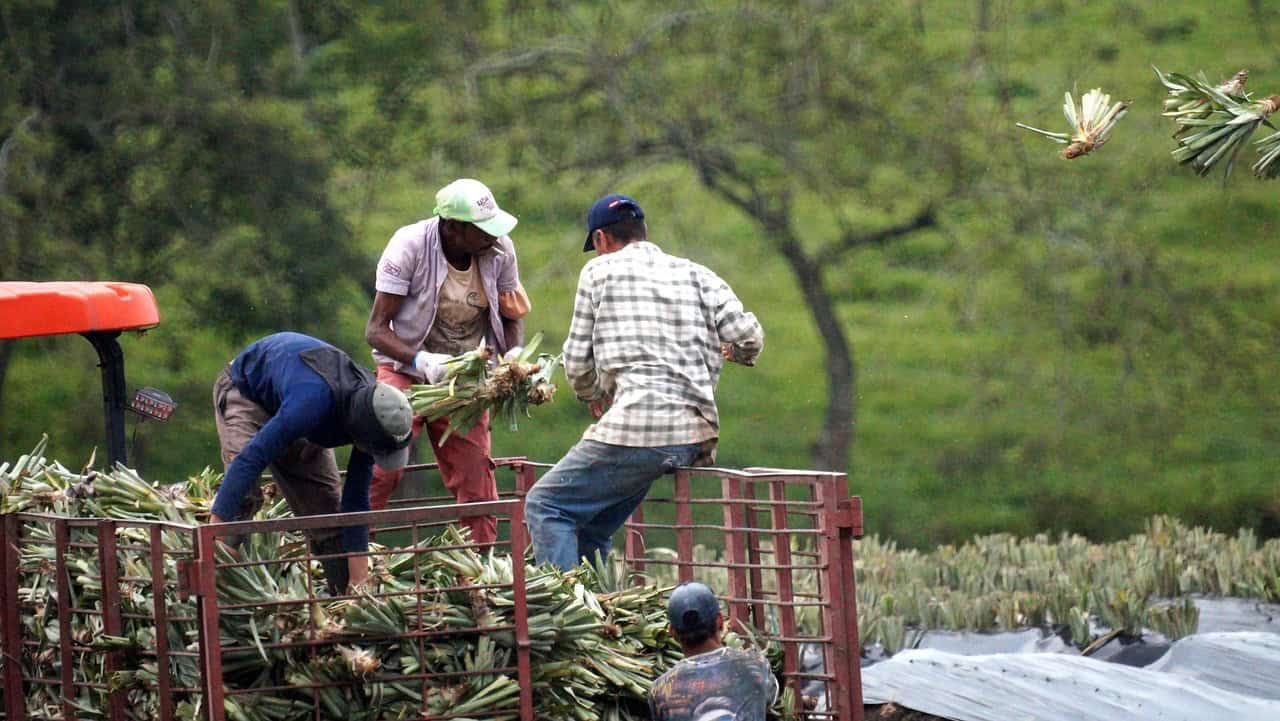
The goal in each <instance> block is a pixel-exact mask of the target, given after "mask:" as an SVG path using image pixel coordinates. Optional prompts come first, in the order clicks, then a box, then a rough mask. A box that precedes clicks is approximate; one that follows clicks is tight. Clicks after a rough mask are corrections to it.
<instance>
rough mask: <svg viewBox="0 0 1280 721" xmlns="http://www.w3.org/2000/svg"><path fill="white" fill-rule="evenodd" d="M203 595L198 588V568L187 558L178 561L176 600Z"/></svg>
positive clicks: (201, 590) (202, 591)
mask: <svg viewBox="0 0 1280 721" xmlns="http://www.w3.org/2000/svg"><path fill="white" fill-rule="evenodd" d="M201 595H204V590H203V589H202V588H201V587H200V566H199V565H198V564H197V563H196V562H195V561H193V560H191V559H189V558H183V559H179V560H178V600H179V601H186V600H188V599H190V598H191V597H192V596H201Z"/></svg>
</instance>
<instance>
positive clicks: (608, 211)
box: [582, 193, 644, 253]
mask: <svg viewBox="0 0 1280 721" xmlns="http://www.w3.org/2000/svg"><path fill="white" fill-rule="evenodd" d="M624 220H644V210H642V209H641V208H640V204H639V203H637V202H636V201H635V200H634V199H633V198H629V197H627V196H625V195H622V194H621V193H611V194H609V195H606V196H604V197H603V198H601V199H599V200H597V201H596V204H595V205H593V206H591V210H589V211H587V244H586V245H584V246H582V252H584V253H590V252H591V251H593V250H595V245H593V244H592V243H591V234H592V233H594V232H596V231H597V230H599V229H601V228H603V227H605V226H606V225H613V224H614V223H620V222H622V221H624Z"/></svg>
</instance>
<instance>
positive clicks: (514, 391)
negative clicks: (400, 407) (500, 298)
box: [406, 333, 562, 443]
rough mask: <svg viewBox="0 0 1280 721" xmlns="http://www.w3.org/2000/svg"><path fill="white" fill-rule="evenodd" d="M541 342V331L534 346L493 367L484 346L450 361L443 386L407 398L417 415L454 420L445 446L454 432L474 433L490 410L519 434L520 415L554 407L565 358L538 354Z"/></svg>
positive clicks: (422, 387) (423, 389)
mask: <svg viewBox="0 0 1280 721" xmlns="http://www.w3.org/2000/svg"><path fill="white" fill-rule="evenodd" d="M541 343H542V334H541V333H538V334H537V335H535V336H534V337H533V340H532V341H530V342H529V345H527V346H525V347H524V348H513V349H512V351H511V352H508V353H507V354H506V355H505V356H503V357H502V358H501V359H499V360H498V361H497V363H493V364H491V363H490V360H491V358H492V352H491V351H490V349H489V348H487V347H485V345H484V343H481V344H480V347H479V348H477V349H475V350H472V351H467V352H466V353H463V354H462V355H458V356H454V357H453V358H450V359H449V360H447V361H445V374H444V377H443V378H442V379H441V380H440V382H439V383H436V384H435V385H416V386H412V387H410V388H409V390H408V392H407V394H406V395H407V396H408V397H409V402H410V403H412V404H413V410H414V412H415V413H417V414H418V415H420V416H424V417H426V418H427V420H436V419H437V418H444V417H448V418H449V426H448V428H447V429H446V430H445V433H444V436H442V437H441V439H440V442H441V443H443V442H444V440H445V439H446V438H448V437H449V436H450V435H452V434H453V433H454V432H462V433H466V432H467V431H469V430H471V428H473V427H474V426H475V424H476V423H478V422H479V421H480V416H481V415H483V414H484V412H485V411H492V412H493V413H495V414H496V415H499V416H501V417H502V418H503V419H505V420H506V421H507V425H508V427H509V428H510V429H511V430H513V431H514V430H516V429H517V425H518V421H519V418H520V416H521V415H525V416H528V415H529V406H537V405H542V404H544V403H550V402H551V400H552V399H553V398H554V397H555V391H556V385H555V378H554V376H555V372H556V370H557V369H559V368H560V364H561V362H562V358H561V357H560V356H558V355H555V356H553V355H550V354H548V353H542V354H537V350H538V346H539V345H540V344H541ZM535 354H537V355H535Z"/></svg>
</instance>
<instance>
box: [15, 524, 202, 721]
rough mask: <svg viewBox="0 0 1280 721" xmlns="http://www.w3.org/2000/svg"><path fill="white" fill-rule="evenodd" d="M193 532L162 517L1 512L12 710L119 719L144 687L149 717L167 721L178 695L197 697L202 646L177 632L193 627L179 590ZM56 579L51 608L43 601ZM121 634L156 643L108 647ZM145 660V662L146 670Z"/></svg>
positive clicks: (27, 713) (38, 714) (26, 714)
mask: <svg viewBox="0 0 1280 721" xmlns="http://www.w3.org/2000/svg"><path fill="white" fill-rule="evenodd" d="M194 531H195V529H193V528H191V527H187V526H182V525H177V524H172V523H162V522H142V521H118V520H103V519H86V518H62V517H57V516H48V515H41V514H32V513H15V514H7V515H5V516H3V533H4V548H3V553H0V566H2V569H0V576H2V581H0V613H3V625H2V626H0V630H2V631H3V648H4V656H5V664H4V711H5V718H6V719H23V718H27V717H33V718H49V719H55V718H56V719H73V718H81V717H85V716H86V715H87V714H86V707H87V709H88V713H89V714H92V712H93V711H94V710H101V711H104V712H105V713H102V714H101V715H103V716H107V717H108V718H111V719H123V718H125V717H126V706H127V705H128V704H129V697H130V693H131V690H133V689H144V690H147V691H150V692H152V693H151V694H150V696H151V697H153V698H155V699H157V700H158V705H157V706H156V707H155V708H148V709H142V710H141V711H142V713H143V714H145V715H146V716H147V717H154V718H159V719H161V720H162V721H169V720H170V719H173V718H174V703H175V700H176V699H183V698H185V697H188V696H193V695H195V694H199V693H200V688H199V686H198V672H199V665H198V662H199V658H200V654H199V650H198V649H196V650H189V649H187V648H186V647H185V646H186V644H185V643H184V642H183V640H182V638H181V633H180V629H181V627H182V625H183V624H184V623H185V624H187V625H188V627H190V628H194V624H195V621H196V615H195V608H194V607H193V606H192V605H191V604H188V603H184V602H183V601H181V600H180V598H179V596H180V590H179V577H178V571H177V569H178V567H179V565H180V564H182V563H184V562H187V561H189V560H190V558H191V557H192V554H193V549H194V547H195V543H194ZM122 559H123V563H122ZM49 584H52V585H53V589H52V598H53V599H54V602H53V603H51V604H50V603H44V602H43V600H42V599H44V598H46V595H45V594H44V593H43V591H47V590H49V589H48V586H49ZM144 584H145V585H147V586H149V587H150V594H149V595H150V597H151V599H153V600H151V601H150V602H149V603H147V604H146V605H145V607H144V606H142V605H140V604H138V603H135V601H134V598H133V596H132V593H131V590H132V589H134V588H135V587H137V586H140V585H144ZM175 629H179V631H178V633H177V634H176V637H175ZM126 631H128V632H129V633H130V634H132V635H133V637H135V638H137V637H138V634H139V633H141V634H142V635H143V636H144V637H149V638H151V639H152V643H151V644H149V645H146V646H138V647H134V646H129V645H122V644H119V643H111V642H112V641H113V640H115V641H118V640H120V639H123V638H124V636H125V633H126ZM126 657H127V658H128V661H127V662H126ZM85 658H96V659H97V660H98V661H99V663H96V664H95V663H85V662H83V659H85ZM143 666H146V667H148V668H149V669H150V670H149V672H148V673H146V674H142V675H139V674H138V673H137V671H138V669H139V668H141V667H143ZM91 673H92V674H93V675H92V676H90V674H91ZM41 687H43V688H45V689H49V690H51V691H52V693H50V694H44V695H43V696H44V697H46V698H48V699H56V700H54V701H47V702H46V703H45V704H43V705H41V704H40V701H41V697H42V695H41V694H37V693H28V692H29V691H34V690H35V689H37V688H41Z"/></svg>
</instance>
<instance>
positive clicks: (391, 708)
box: [0, 441, 791, 721]
mask: <svg viewBox="0 0 1280 721" xmlns="http://www.w3.org/2000/svg"><path fill="white" fill-rule="evenodd" d="M43 453H44V444H43V441H42V444H41V445H40V446H39V447H37V449H36V450H35V451H34V452H33V453H31V454H28V455H27V456H24V457H23V458H22V459H20V460H19V461H18V463H17V464H14V465H9V464H0V498H2V499H3V502H4V509H5V510H6V511H8V512H19V511H20V512H23V513H30V514H46V515H43V516H41V517H40V518H38V519H37V518H28V519H27V520H25V521H23V524H22V531H21V536H20V544H21V546H20V548H21V558H20V562H19V567H18V569H17V577H18V580H17V582H18V585H19V589H20V590H19V598H18V603H19V606H20V609H19V610H20V617H21V623H22V625H23V629H22V636H23V638H24V640H25V643H26V645H25V646H24V652H23V654H22V656H21V658H20V663H21V666H22V670H23V673H24V675H26V676H27V677H28V678H38V677H39V678H46V679H53V680H54V682H53V683H50V684H43V683H42V684H36V683H29V684H27V685H26V687H25V691H26V692H27V697H26V699H25V701H26V706H27V711H28V717H29V718H61V717H62V716H63V703H64V701H63V699H62V698H61V695H60V689H59V685H58V683H57V679H59V678H60V677H61V665H60V664H61V660H60V659H61V656H60V633H61V632H62V629H63V628H64V627H65V628H67V629H69V632H70V634H71V636H72V638H73V643H74V648H75V653H74V655H73V657H72V658H73V663H74V676H75V679H76V680H77V681H78V682H80V685H78V686H77V687H76V688H75V690H74V691H73V692H72V693H71V694H69V695H70V698H69V699H68V702H69V703H70V704H71V705H74V706H75V707H76V708H77V709H78V710H79V711H78V713H79V715H80V717H82V718H102V717H104V716H105V713H104V710H105V709H107V708H109V703H108V694H109V693H110V692H111V691H119V692H121V693H124V694H125V695H126V699H127V703H126V705H125V713H126V716H127V717H128V718H131V719H139V721H141V720H142V719H154V718H156V717H158V715H159V704H160V695H159V692H158V686H157V678H158V672H159V668H158V667H157V663H156V659H157V656H156V652H155V648H156V644H157V642H158V639H159V638H161V637H163V638H164V639H165V640H167V642H168V645H169V648H170V649H171V650H172V651H177V652H179V655H175V656H171V657H170V659H169V668H168V671H169V674H170V685H171V687H172V688H174V689H181V690H177V691H174V692H172V693H171V695H170V696H169V698H170V699H171V700H172V702H173V703H174V707H173V708H174V709H175V717H176V718H179V719H182V720H183V721H195V719H199V718H203V715H204V714H203V706H202V704H203V698H202V695H201V694H200V693H199V691H198V689H199V688H200V687H201V683H202V669H201V668H200V666H199V665H198V663H197V655H196V654H195V653H194V652H195V651H197V650H198V643H199V638H200V636H199V630H198V623H197V614H196V609H195V604H194V602H193V601H191V600H180V599H179V598H178V597H177V582H176V579H177V577H178V575H179V573H178V570H177V567H176V564H177V560H176V559H177V557H179V556H184V555H185V554H189V553H190V552H191V550H192V549H191V539H192V534H191V533H190V529H189V528H188V527H191V526H194V525H196V523H197V519H198V518H201V517H204V516H205V514H207V513H208V504H209V499H211V498H212V496H213V490H214V489H215V488H216V486H217V483H218V481H219V474H216V473H212V472H209V471H207V470H206V472H205V473H203V474H201V475H200V476H198V477H196V478H193V479H192V480H191V481H190V482H188V483H180V484H175V485H172V486H165V485H159V484H155V483H148V482H146V481H145V480H143V479H142V478H140V477H138V475H137V474H136V473H135V472H133V471H132V470H130V469H127V468H124V467H120V466H117V467H116V468H114V469H110V470H106V471H96V470H93V469H86V470H84V471H82V472H75V471H71V470H68V469H67V468H65V467H64V466H62V465H60V464H58V463H57V462H53V461H49V460H46V459H45V458H44V457H43ZM288 513H289V511H288V507H287V505H286V504H285V503H284V502H283V501H279V502H276V503H274V504H269V505H268V506H267V507H266V508H265V509H264V511H263V513H262V516H260V517H265V518H273V517H283V516H286V515H287V514H288ZM86 517H105V518H114V519H119V520H121V521H164V522H166V523H167V524H170V525H164V526H161V527H160V528H161V529H162V530H161V531H159V533H160V535H161V537H162V539H163V546H164V556H163V560H162V561H161V567H162V569H163V574H164V577H165V579H164V583H163V584H161V585H162V587H163V588H164V589H165V592H164V595H163V601H164V605H165V607H166V609H167V616H168V622H167V624H166V625H165V626H164V627H157V624H156V623H155V621H154V618H155V615H154V608H155V606H154V603H155V601H156V598H155V596H154V595H153V591H154V586H153V584H152V583H151V580H150V579H151V574H152V569H153V568H154V566H153V565H152V564H153V560H152V558H151V554H150V550H149V546H148V545H147V544H148V543H149V542H150V540H151V539H150V538H149V529H148V528H145V527H126V525H121V526H119V527H117V528H116V529H115V530H114V533H115V536H116V539H117V545H116V549H117V551H116V560H117V562H118V564H119V578H120V589H119V591H120V594H119V601H118V604H117V605H118V606H119V610H120V611H121V614H120V615H121V618H122V620H121V623H122V627H121V628H120V630H119V632H118V633H114V634H111V635H107V634H106V633H105V627H104V618H105V616H106V613H105V609H104V600H103V596H104V589H103V584H102V581H101V579H102V576H103V573H102V569H101V568H100V558H99V545H98V543H97V538H96V534H97V532H98V529H99V528H100V526H98V525H96V524H93V523H84V522H83V521H81V522H79V523H77V524H70V525H69V527H68V528H69V530H68V533H69V534H70V535H69V537H68V540H69V542H70V543H69V544H68V545H66V546H65V547H64V548H62V549H61V552H62V553H63V554H65V559H66V562H67V567H68V568H70V569H71V572H70V573H69V574H68V578H66V579H65V582H66V587H67V589H68V592H69V593H70V594H71V599H70V601H71V606H72V607H74V608H77V609H87V610H88V611H89V612H88V613H74V614H71V615H70V617H69V618H65V619H63V618H59V617H58V614H59V604H58V602H57V598H56V596H57V593H58V587H59V584H60V583H62V582H63V580H64V579H58V578H56V576H57V575H58V574H56V573H54V572H53V571H54V569H55V568H57V554H58V553H59V549H58V547H57V543H56V537H55V536H54V531H53V527H54V524H55V519H57V518H70V519H77V518H79V519H83V518H86ZM463 534H464V532H462V531H459V530H458V529H456V528H452V527H450V528H447V529H446V530H444V531H443V532H442V533H441V534H440V535H438V536H435V537H432V538H427V539H423V540H420V541H419V542H418V543H416V544H411V545H407V546H406V547H404V548H397V549H394V550H392V549H387V548H385V547H382V546H378V545H377V544H374V545H373V546H372V547H371V551H373V552H374V553H375V555H374V556H373V563H372V568H371V571H370V578H371V584H370V586H369V588H367V589H365V591H366V592H362V593H360V594H359V595H357V596H356V597H354V598H345V599H337V600H333V599H329V598H325V597H319V598H317V597H315V596H314V595H313V594H314V589H315V588H317V587H318V586H319V584H318V581H319V566H318V563H316V562H315V561H308V560H307V559H306V558H305V556H304V553H305V549H306V548H307V544H306V543H305V541H304V539H303V537H302V536H301V535H300V534H297V533H292V532H289V533H280V532H275V533H254V534H249V535H248V536H247V537H246V540H245V541H244V543H242V544H241V545H240V546H238V547H237V548H235V549H234V550H233V549H232V548H230V547H228V546H225V545H222V544H219V546H218V547H217V549H216V553H217V557H218V560H219V563H220V568H219V569H218V571H217V576H216V584H217V599H218V606H219V615H218V633H219V636H220V640H221V648H222V655H221V661H222V670H223V677H222V681H223V686H224V692H225V693H226V701H225V711H226V717H227V718H228V719H229V720H230V721H312V720H313V719H315V718H317V708H318V709H319V711H318V713H319V718H327V719H343V720H344V721H357V720H362V719H369V720H370V721H372V720H373V719H383V718H420V717H422V716H423V714H430V715H448V716H459V717H467V716H470V717H474V718H486V719H515V718H516V717H517V715H518V702H519V691H520V687H519V683H518V681H517V679H516V671H515V669H514V665H515V654H516V639H515V633H514V630H513V629H514V628H515V614H516V600H515V591H514V589H513V588H512V587H511V586H512V584H513V578H514V576H513V565H512V564H513V559H512V558H511V557H510V556H508V555H502V554H496V553H489V554H488V555H480V554H479V553H477V552H476V551H475V550H474V549H472V548H469V547H466V544H467V543H468V539H467V538H466V537H465V536H464V535H463ZM516 562H522V561H521V560H516ZM524 574H525V583H524V592H525V599H526V603H525V607H526V609H527V612H528V630H529V641H530V656H531V670H532V684H533V692H534V693H533V698H534V705H535V708H534V710H535V715H536V717H537V718H555V719H583V720H584V721H585V720H587V719H612V720H615V721H628V720H630V719H635V720H637V721H639V720H641V719H647V718H648V707H647V701H646V693H647V691H648V688H649V685H650V684H651V683H652V681H653V680H654V679H655V678H656V677H657V676H658V675H659V674H661V673H663V672H664V671H666V670H667V669H668V668H670V666H671V665H672V663H674V662H675V661H676V660H678V659H679V658H680V657H681V654H680V650H679V647H678V645H677V644H676V642H675V641H674V639H672V638H671V637H670V635H669V634H668V632H667V619H666V609H665V596H666V591H667V590H668V589H666V588H663V587H659V586H655V585H653V584H648V585H640V586H637V585H633V583H632V581H633V580H634V577H626V578H623V577H621V576H620V575H619V574H618V573H617V572H616V570H614V569H612V568H611V567H609V566H608V565H606V566H604V567H600V568H592V567H590V566H586V565H584V566H581V567H579V568H577V569H575V570H573V571H571V572H568V573H562V572H560V571H559V570H557V569H555V568H554V567H552V566H549V565H547V566H541V567H534V566H528V565H526V566H525V568H524ZM747 642H749V640H748V639H742V638H739V637H736V636H733V635H730V636H729V637H728V638H727V643H730V644H734V645H742V644H744V643H747ZM761 643H762V644H763V643H765V642H764V641H763V640H762V641H761ZM182 652H186V653H182ZM108 653H112V654H115V656H114V657H113V658H115V661H114V664H115V666H114V669H112V668H111V667H110V666H108V665H107V663H105V662H104V659H106V658H107V654H108ZM769 653H770V655H771V657H772V658H773V659H775V660H779V659H780V652H779V650H778V649H777V644H776V643H774V644H770V649H769ZM0 693H3V690H2V689H0ZM787 698H788V699H790V698H791V696H788V697H787ZM2 700H3V698H2V697H0V701H2Z"/></svg>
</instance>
